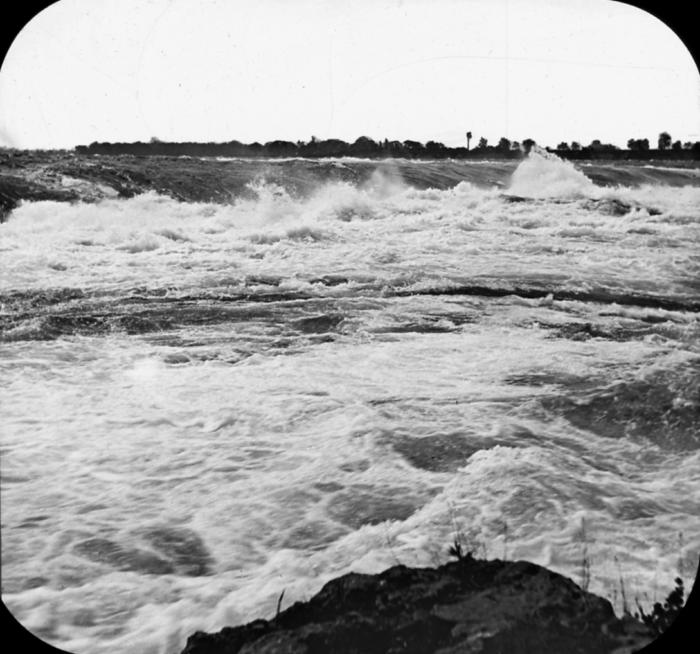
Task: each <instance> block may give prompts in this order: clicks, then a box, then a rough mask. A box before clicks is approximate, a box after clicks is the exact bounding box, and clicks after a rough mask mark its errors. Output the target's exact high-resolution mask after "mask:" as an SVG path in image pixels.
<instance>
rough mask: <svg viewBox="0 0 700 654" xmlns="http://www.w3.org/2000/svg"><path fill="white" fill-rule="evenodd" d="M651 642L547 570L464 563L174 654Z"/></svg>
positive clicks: (583, 649)
mask: <svg viewBox="0 0 700 654" xmlns="http://www.w3.org/2000/svg"><path fill="white" fill-rule="evenodd" d="M283 600H284V596H283V595H282V596H280V598H279V603H280V604H281V603H282V602H283ZM652 640H653V632H652V631H651V629H650V628H649V627H648V626H646V625H644V624H643V623H641V622H639V621H638V620H636V619H635V618H633V617H631V616H629V615H628V616H625V617H623V618H618V617H616V616H615V614H614V612H613V609H612V606H611V605H610V603H609V602H608V601H607V600H605V599H603V598H601V597H598V596H597V595H594V594H592V593H588V592H586V591H583V590H582V589H581V588H579V586H577V585H576V584H575V583H574V582H573V581H571V580H570V579H568V578H566V577H564V576H562V575H559V574H556V573H554V572H551V571H550V570H548V569H547V568H544V567H541V566H538V565H535V564H534V563H529V562H527V561H500V560H493V561H486V560H476V559H473V558H471V556H467V557H465V558H462V559H461V560H459V561H455V562H452V563H448V564H446V565H442V566H440V567H437V568H408V567H406V566H403V565H397V566H395V567H392V568H390V569H388V570H386V571H384V572H382V573H380V574H376V575H364V574H354V573H351V574H347V575H344V576H342V577H339V578H337V579H334V580H332V581H330V582H329V583H327V584H326V585H325V586H324V587H323V588H322V589H321V591H320V592H319V593H317V594H316V595H314V596H313V597H312V598H311V599H310V600H308V601H307V602H297V603H295V604H294V605H292V606H290V607H288V608H287V609H286V610H284V611H280V612H279V613H278V614H277V615H276V616H275V617H274V618H272V619H269V620H255V621H253V622H249V623H248V624H246V625H243V626H239V627H227V628H225V629H223V630H221V631H220V632H218V633H214V634H205V633H202V632H197V633H195V634H193V635H192V636H190V638H189V639H188V641H187V645H186V647H185V649H184V650H183V652H182V654H236V653H237V652H246V654H253V653H255V654H263V653H268V652H269V653H272V652H277V653H280V652H285V653H290V654H291V653H299V654H301V653H304V654H311V653H315V652H318V653H321V652H334V653H336V654H351V653H352V654H354V653H357V654H359V653H362V654H373V653H376V654H380V653H389V652H395V653H398V652H404V653H408V652H415V653H416V654H418V653H420V654H428V653H431V652H435V653H438V652H439V653H440V654H449V653H456V652H460V653H466V652H470V653H474V654H476V653H477V652H483V653H486V652H509V653H510V654H518V653H523V654H525V653H533V652H552V653H555V652H562V653H564V652H567V653H573V652H576V653H580V654H587V653H590V654H604V653H607V652H610V653H612V652H615V654H623V653H631V652H635V651H638V650H639V649H640V648H642V647H644V646H645V645H647V644H648V643H650V642H651V641H652Z"/></svg>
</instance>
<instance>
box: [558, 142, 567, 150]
mask: <svg viewBox="0 0 700 654" xmlns="http://www.w3.org/2000/svg"><path fill="white" fill-rule="evenodd" d="M569 149H570V148H569V144H568V143H567V142H566V141H562V142H561V143H560V144H559V145H558V146H557V150H569Z"/></svg>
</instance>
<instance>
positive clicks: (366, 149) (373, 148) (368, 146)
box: [350, 136, 380, 155]
mask: <svg viewBox="0 0 700 654" xmlns="http://www.w3.org/2000/svg"><path fill="white" fill-rule="evenodd" d="M350 148H351V150H352V153H353V154H357V155H372V154H377V153H378V152H379V149H380V148H379V143H377V142H375V141H373V140H372V139H371V138H370V137H369V136H360V137H359V138H358V139H357V140H356V141H355V142H354V143H353V144H352V145H351V146H350Z"/></svg>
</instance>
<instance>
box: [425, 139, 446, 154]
mask: <svg viewBox="0 0 700 654" xmlns="http://www.w3.org/2000/svg"><path fill="white" fill-rule="evenodd" d="M446 149H447V148H446V147H445V144H444V143H440V142H438V141H428V142H427V143H426V144H425V151H426V152H427V153H428V154H429V155H431V156H433V157H439V156H440V155H441V154H443V153H444V152H445V150H446Z"/></svg>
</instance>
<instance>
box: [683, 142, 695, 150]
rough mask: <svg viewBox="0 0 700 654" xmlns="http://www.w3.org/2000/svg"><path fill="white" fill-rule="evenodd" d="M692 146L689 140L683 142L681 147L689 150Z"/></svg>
mask: <svg viewBox="0 0 700 654" xmlns="http://www.w3.org/2000/svg"><path fill="white" fill-rule="evenodd" d="M692 147H693V144H692V143H691V142H690V141H686V142H685V143H684V144H683V149H684V150H690V149H691V148H692Z"/></svg>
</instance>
